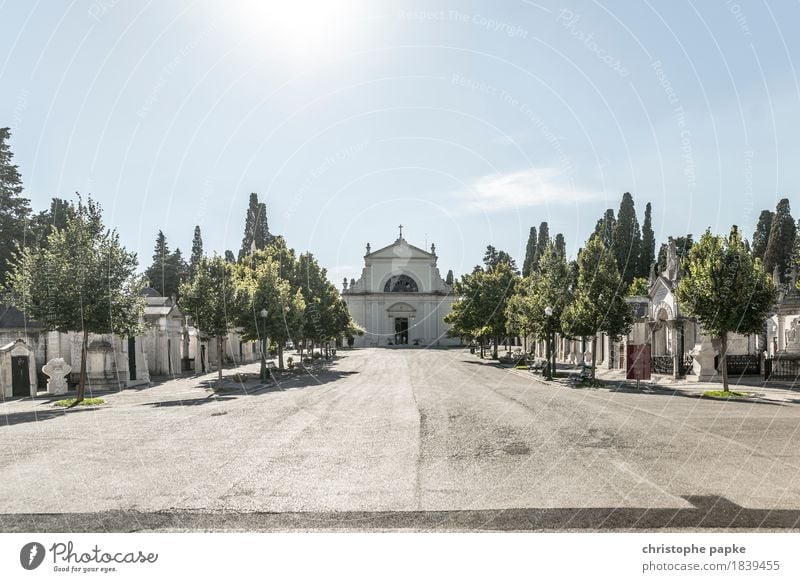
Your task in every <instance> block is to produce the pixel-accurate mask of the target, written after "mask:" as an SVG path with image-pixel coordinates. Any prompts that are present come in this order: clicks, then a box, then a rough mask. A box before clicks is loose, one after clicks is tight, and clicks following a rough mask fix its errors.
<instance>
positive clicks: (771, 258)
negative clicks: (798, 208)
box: [764, 198, 797, 283]
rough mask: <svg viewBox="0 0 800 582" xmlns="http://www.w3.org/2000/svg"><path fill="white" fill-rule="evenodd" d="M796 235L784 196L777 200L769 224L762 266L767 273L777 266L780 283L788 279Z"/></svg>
mask: <svg viewBox="0 0 800 582" xmlns="http://www.w3.org/2000/svg"><path fill="white" fill-rule="evenodd" d="M796 235H797V225H796V224H795V221H794V218H792V212H791V208H790V207H789V200H788V199H787V198H784V199H782V200H781V201H780V202H778V206H777V207H776V208H775V215H774V217H773V219H772V223H771V224H770V230H769V240H768V241H767V249H766V251H765V252H764V268H765V269H766V270H767V272H768V273H772V271H773V270H774V269H775V267H777V268H778V273H779V275H780V278H781V283H785V282H786V281H787V279H788V275H789V271H790V269H791V266H792V252H793V249H794V239H795V236H796Z"/></svg>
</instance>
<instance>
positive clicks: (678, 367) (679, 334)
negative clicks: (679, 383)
mask: <svg viewBox="0 0 800 582" xmlns="http://www.w3.org/2000/svg"><path fill="white" fill-rule="evenodd" d="M667 323H668V325H669V327H670V329H671V330H672V334H671V336H672V337H671V346H670V352H671V353H672V377H673V378H675V379H678V378H683V376H684V370H683V321H682V320H680V319H671V320H669V321H668V322H667Z"/></svg>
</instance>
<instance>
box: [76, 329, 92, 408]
mask: <svg viewBox="0 0 800 582" xmlns="http://www.w3.org/2000/svg"><path fill="white" fill-rule="evenodd" d="M88 351H89V330H88V329H84V330H83V340H82V341H81V374H80V379H79V380H78V397H77V398H76V399H75V404H77V403H78V402H81V401H83V397H84V395H85V394H86V358H87V356H88Z"/></svg>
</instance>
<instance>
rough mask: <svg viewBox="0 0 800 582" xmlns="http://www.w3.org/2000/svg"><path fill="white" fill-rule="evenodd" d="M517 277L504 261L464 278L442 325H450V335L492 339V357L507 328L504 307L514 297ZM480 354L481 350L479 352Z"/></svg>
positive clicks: (457, 285)
mask: <svg viewBox="0 0 800 582" xmlns="http://www.w3.org/2000/svg"><path fill="white" fill-rule="evenodd" d="M518 279H519V276H518V275H517V273H516V271H515V270H514V269H513V268H512V266H511V265H510V264H509V263H508V262H506V261H500V262H498V263H497V264H496V265H495V266H494V267H492V268H491V269H487V270H486V271H482V270H481V271H475V272H473V273H472V274H470V275H465V276H464V277H462V278H461V280H460V281H458V282H457V283H456V287H455V294H456V295H457V296H458V297H459V299H458V300H457V301H455V302H454V304H453V309H452V312H451V313H449V314H448V315H447V316H445V322H446V323H450V324H452V325H453V329H452V330H451V335H454V334H455V335H460V336H464V337H468V338H476V337H477V338H481V346H483V338H492V339H493V340H494V341H493V351H492V357H494V358H496V357H497V348H498V345H499V344H500V340H501V339H502V337H503V336H504V335H505V333H506V331H507V329H508V327H509V325H508V316H507V311H506V306H507V303H508V301H509V299H511V297H512V296H513V294H514V289H515V286H516V284H517V280H518ZM481 351H482V350H481Z"/></svg>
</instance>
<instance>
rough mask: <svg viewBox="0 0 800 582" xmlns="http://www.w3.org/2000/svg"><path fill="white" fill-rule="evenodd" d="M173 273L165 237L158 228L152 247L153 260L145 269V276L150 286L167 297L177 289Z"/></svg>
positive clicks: (172, 264)
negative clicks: (154, 244)
mask: <svg viewBox="0 0 800 582" xmlns="http://www.w3.org/2000/svg"><path fill="white" fill-rule="evenodd" d="M175 275H176V274H175V265H174V262H173V260H172V256H171V254H170V252H169V245H168V244H167V237H166V236H165V235H164V232H163V231H161V230H159V231H158V234H157V235H156V246H155V248H154V249H153V262H152V264H151V265H150V266H149V267H148V268H147V270H146V271H145V276H146V277H147V279H148V280H149V282H150V283H149V285H150V287H152V288H153V289H155V290H156V291H158V292H159V293H160V294H161V296H162V297H169V296H170V295H171V294H173V293H175V291H176V289H177V282H176V280H175Z"/></svg>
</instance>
